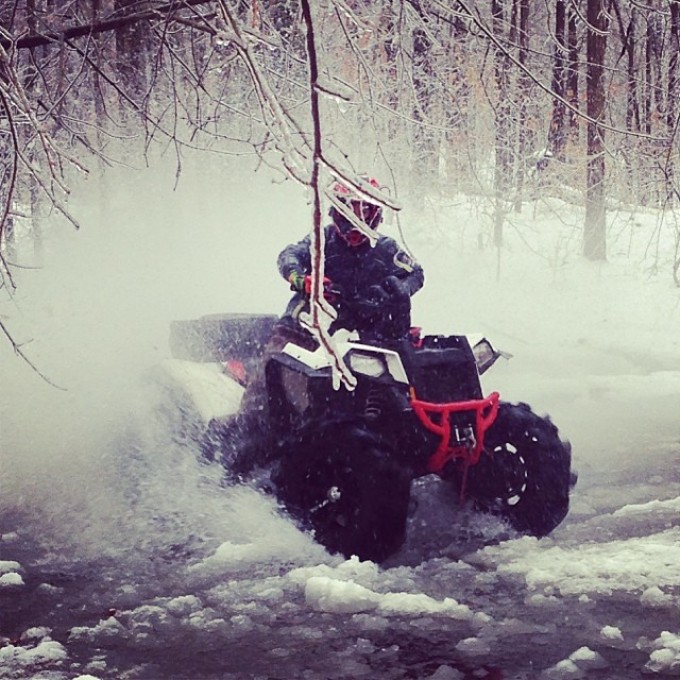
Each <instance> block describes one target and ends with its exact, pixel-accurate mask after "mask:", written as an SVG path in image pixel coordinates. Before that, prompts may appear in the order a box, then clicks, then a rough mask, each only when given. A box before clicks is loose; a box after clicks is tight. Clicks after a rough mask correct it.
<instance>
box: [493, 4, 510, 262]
mask: <svg viewBox="0 0 680 680" xmlns="http://www.w3.org/2000/svg"><path fill="white" fill-rule="evenodd" d="M515 1H516V0H513V3H514V2H515ZM491 12H492V15H493V32H494V35H495V36H496V37H497V38H498V39H499V40H500V41H501V42H504V37H503V21H504V18H503V3H502V2H501V0H491ZM494 75H495V79H496V90H497V94H498V104H497V106H496V112H495V129H496V144H495V166H494V225H493V242H494V246H495V247H496V248H498V249H500V247H501V246H502V245H503V223H504V222H505V216H506V214H507V211H508V205H507V200H508V198H509V190H510V187H511V176H512V143H511V132H510V131H511V121H510V91H509V90H510V83H509V75H510V68H509V64H508V58H507V56H506V55H505V54H504V53H503V52H502V51H501V50H500V49H498V48H497V49H496V50H495V54H494Z"/></svg>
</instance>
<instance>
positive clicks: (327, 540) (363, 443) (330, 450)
mask: <svg viewBox="0 0 680 680" xmlns="http://www.w3.org/2000/svg"><path fill="white" fill-rule="evenodd" d="M280 454H281V458H280V464H279V468H278V470H277V472H276V473H275V474H274V475H273V480H274V483H275V485H276V489H277V496H278V497H279V500H281V501H282V502H283V503H284V505H285V506H286V508H287V509H288V511H289V512H290V513H291V514H292V515H293V516H294V517H296V518H297V519H299V520H301V522H302V524H303V525H304V526H306V527H308V528H311V529H312V530H313V531H314V537H315V539H316V540H317V541H318V542H319V543H321V545H323V546H324V547H325V548H326V549H327V550H328V551H329V552H339V553H342V554H343V555H344V556H345V557H351V556H352V555H357V556H358V557H359V558H360V559H362V560H373V561H374V562H380V561H382V560H384V559H386V558H387V557H389V556H390V555H391V554H393V553H394V552H396V551H397V550H398V549H399V548H400V546H401V544H402V543H403V542H404V538H405V534H406V517H407V513H408V507H409V498H410V486H411V473H410V471H409V470H405V469H404V468H403V467H402V466H400V465H398V464H397V463H396V462H395V461H394V459H393V455H392V451H391V450H390V448H389V447H388V446H387V445H386V444H385V443H384V442H382V441H381V440H380V439H379V438H378V437H377V436H376V435H374V434H373V433H371V432H370V431H369V430H368V429H366V428H365V426H363V424H361V423H356V422H348V421H335V422H330V423H326V424H321V425H309V426H307V427H306V428H305V429H303V430H302V432H300V434H299V435H298V436H296V437H291V438H289V439H288V440H287V441H285V442H284V443H282V445H281V446H280Z"/></svg>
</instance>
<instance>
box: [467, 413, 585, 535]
mask: <svg viewBox="0 0 680 680" xmlns="http://www.w3.org/2000/svg"><path fill="white" fill-rule="evenodd" d="M570 465H571V446H570V445H569V443H568V442H563V441H562V440H561V439H560V437H559V433H558V430H557V428H556V427H555V425H553V424H552V422H551V421H550V420H549V419H548V418H541V417H539V416H537V415H536V414H535V413H533V412H532V411H531V408H530V407H529V406H528V405H527V404H508V403H501V404H500V406H499V409H498V415H497V416H496V420H495V421H494V423H493V425H492V426H491V427H490V428H489V430H488V431H487V433H486V436H485V440H484V451H483V453H482V457H481V458H480V460H479V463H478V464H477V465H475V466H473V467H471V468H470V470H469V476H468V484H467V492H468V494H469V495H470V496H471V497H473V498H474V499H475V502H476V505H477V506H478V507H479V508H480V509H481V510H484V511H488V512H491V513H493V514H496V515H500V516H501V517H503V518H505V519H506V520H507V521H508V522H509V523H510V524H511V525H512V526H513V527H514V528H515V529H516V530H517V531H520V532H522V533H525V534H531V535H534V536H538V537H541V536H545V535H546V534H549V533H550V532H551V531H552V530H553V529H554V528H555V527H556V526H557V525H558V524H559V523H560V522H561V521H562V520H563V519H564V518H565V517H566V515H567V512H568V511H569V489H570V486H572V479H575V475H572V474H571V472H570Z"/></svg>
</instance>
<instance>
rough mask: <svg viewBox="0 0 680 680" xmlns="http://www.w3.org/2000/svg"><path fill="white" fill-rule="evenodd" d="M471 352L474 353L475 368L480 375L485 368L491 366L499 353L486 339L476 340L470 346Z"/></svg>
mask: <svg viewBox="0 0 680 680" xmlns="http://www.w3.org/2000/svg"><path fill="white" fill-rule="evenodd" d="M472 353H473V354H474V355H475V361H476V362H477V370H478V371H479V373H480V375H481V374H482V373H484V371H486V370H487V369H489V368H491V366H492V365H493V364H494V362H495V361H496V359H498V357H499V353H498V352H496V351H495V350H494V348H493V347H492V346H491V343H490V342H489V341H488V340H486V339H483V340H481V341H480V342H478V343H477V344H476V345H475V346H474V347H473V348H472Z"/></svg>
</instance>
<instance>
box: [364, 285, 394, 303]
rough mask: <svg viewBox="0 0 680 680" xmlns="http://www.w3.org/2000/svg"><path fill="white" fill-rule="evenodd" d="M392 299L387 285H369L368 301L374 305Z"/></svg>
mask: <svg viewBox="0 0 680 680" xmlns="http://www.w3.org/2000/svg"><path fill="white" fill-rule="evenodd" d="M389 299H390V294H389V292H388V291H387V290H386V288H385V286H379V285H374V286H369V287H368V289H367V290H366V301H367V302H370V303H372V304H374V305H380V304H382V303H383V302H387V301H388V300H389Z"/></svg>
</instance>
